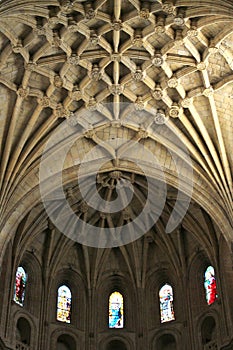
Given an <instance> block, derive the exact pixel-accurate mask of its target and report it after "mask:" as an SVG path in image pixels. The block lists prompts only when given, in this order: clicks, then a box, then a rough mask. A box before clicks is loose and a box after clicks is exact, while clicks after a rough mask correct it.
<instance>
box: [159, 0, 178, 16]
mask: <svg viewBox="0 0 233 350" xmlns="http://www.w3.org/2000/svg"><path fill="white" fill-rule="evenodd" d="M161 7H162V11H164V12H165V13H167V14H168V15H176V7H175V6H174V5H173V3H172V2H170V1H165V3H164V4H162V5H161Z"/></svg>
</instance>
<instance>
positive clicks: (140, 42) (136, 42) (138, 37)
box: [132, 31, 143, 47]
mask: <svg viewBox="0 0 233 350" xmlns="http://www.w3.org/2000/svg"><path fill="white" fill-rule="evenodd" d="M132 45H133V46H136V47H142V46H143V38H142V34H141V33H139V32H138V31H136V33H135V36H134V38H133V39H132Z"/></svg>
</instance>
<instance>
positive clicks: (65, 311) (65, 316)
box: [57, 285, 72, 323]
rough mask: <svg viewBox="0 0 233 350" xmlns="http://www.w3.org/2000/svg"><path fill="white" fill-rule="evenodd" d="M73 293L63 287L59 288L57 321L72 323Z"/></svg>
mask: <svg viewBox="0 0 233 350" xmlns="http://www.w3.org/2000/svg"><path fill="white" fill-rule="evenodd" d="M71 299H72V296H71V291H70V289H69V288H68V287H67V286H65V285H63V286H61V287H59V288H58V293H57V320H58V321H61V322H65V323H70V313H71Z"/></svg>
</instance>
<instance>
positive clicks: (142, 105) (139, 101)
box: [134, 96, 145, 111]
mask: <svg viewBox="0 0 233 350" xmlns="http://www.w3.org/2000/svg"><path fill="white" fill-rule="evenodd" d="M134 107H135V109H136V110H137V111H142V110H143V109H144V108H145V102H144V101H143V99H142V97H141V96H139V97H138V98H137V100H136V101H135V103H134Z"/></svg>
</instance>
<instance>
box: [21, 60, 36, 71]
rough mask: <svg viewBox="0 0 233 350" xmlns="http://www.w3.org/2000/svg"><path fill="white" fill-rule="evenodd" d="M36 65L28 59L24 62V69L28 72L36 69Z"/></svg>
mask: <svg viewBox="0 0 233 350" xmlns="http://www.w3.org/2000/svg"><path fill="white" fill-rule="evenodd" d="M36 67H37V64H36V62H32V61H29V62H28V63H25V64H24V68H25V70H27V71H29V72H33V71H34V70H35V69H36Z"/></svg>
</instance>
